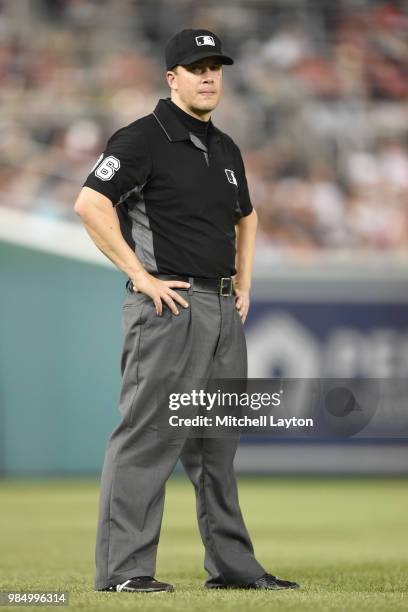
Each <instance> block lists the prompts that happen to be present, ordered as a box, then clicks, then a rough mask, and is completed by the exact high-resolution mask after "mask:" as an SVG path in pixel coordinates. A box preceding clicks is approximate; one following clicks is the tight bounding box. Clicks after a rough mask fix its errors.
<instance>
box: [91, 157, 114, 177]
mask: <svg viewBox="0 0 408 612" xmlns="http://www.w3.org/2000/svg"><path fill="white" fill-rule="evenodd" d="M99 160H100V158H99V159H98V161H97V162H96V164H95V166H94V168H95V167H96V170H95V176H97V177H98V178H100V179H101V180H102V181H110V179H111V178H112V177H113V176H114V175H115V172H117V171H118V170H119V168H120V161H119V160H118V158H117V157H114V156H113V155H108V157H106V158H105V159H104V160H103V161H102V162H101V163H99ZM98 164H99V165H98ZM92 170H93V169H92Z"/></svg>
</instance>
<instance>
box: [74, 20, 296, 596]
mask: <svg viewBox="0 0 408 612" xmlns="http://www.w3.org/2000/svg"><path fill="white" fill-rule="evenodd" d="M223 64H233V60H232V59H231V58H230V57H228V56H227V55H224V54H223V52H222V49H221V42H220V40H219V38H218V37H217V36H216V35H215V34H214V33H213V32H209V31H208V30H183V31H181V32H179V33H178V34H176V35H175V36H174V37H173V38H172V39H171V40H170V41H169V43H168V44H167V46H166V66H167V73H166V78H167V83H168V85H169V87H170V98H166V99H161V100H159V102H158V104H157V106H156V108H155V110H154V111H153V112H152V113H151V114H149V115H147V116H146V117H142V118H141V119H138V120H136V121H134V122H133V123H131V124H130V125H128V126H126V127H124V128H122V129H120V130H118V131H117V132H116V133H115V134H113V136H112V137H111V138H110V139H109V141H108V143H107V145H106V148H105V151H104V153H103V154H102V155H101V157H100V159H99V160H98V162H97V163H96V165H95V166H94V168H93V169H92V171H91V173H90V174H89V176H88V178H87V179H86V181H85V183H84V187H83V188H82V190H81V192H80V194H79V196H78V199H77V201H76V203H75V211H76V212H77V214H78V215H80V217H81V219H82V221H83V223H84V226H85V228H86V230H87V232H88V233H89V235H90V237H91V238H92V240H93V241H94V243H95V244H96V246H97V247H98V248H99V249H100V250H101V251H102V252H103V253H104V254H105V255H106V256H107V257H108V258H109V259H110V260H111V261H113V263H114V264H115V265H116V266H117V267H118V268H119V269H120V270H121V271H123V272H124V273H125V274H126V276H127V277H128V281H127V284H126V287H127V297H126V299H125V301H124V304H123V311H122V312H123V330H124V343H123V352H122V358H121V372H122V385H121V391H120V398H119V410H120V413H121V416H122V419H121V422H120V423H119V425H118V426H117V427H116V428H115V430H114V431H113V432H112V434H111V436H110V438H109V440H108V444H107V447H106V454H105V460H104V465H103V469H102V476H101V485H100V502H99V521H98V529H97V540H96V579H95V589H96V590H98V591H106V590H109V591H132V592H156V591H172V590H173V587H172V585H170V584H167V583H163V582H158V581H157V580H155V578H154V574H155V565H156V554H157V546H158V542H159V536H160V526H161V520H162V514H163V505H164V495H165V483H166V481H167V479H168V478H169V476H170V474H171V473H172V471H173V469H174V466H175V464H176V462H177V460H178V459H179V458H180V459H181V462H182V464H183V466H184V468H185V470H186V472H187V474H188V477H189V478H190V480H191V482H192V483H193V485H194V488H195V493H196V497H197V517H198V523H199V528H200V533H201V537H202V541H203V544H204V547H205V562H204V566H205V569H206V570H207V572H208V575H209V576H208V579H207V581H206V583H205V586H206V587H207V588H253V589H271V590H272V589H273V590H275V589H286V588H295V587H297V586H298V585H297V583H295V582H290V581H287V580H281V579H279V578H278V577H277V576H273V575H271V574H269V573H267V572H266V570H265V569H264V568H263V567H262V566H261V565H260V564H259V563H258V561H257V560H256V558H255V556H254V551H253V547H252V543H251V540H250V537H249V534H248V532H247V530H246V528H245V524H244V521H243V518H242V515H241V511H240V507H239V503H238V493H237V486H236V480H235V475H234V470H233V460H234V456H235V453H236V449H237V445H238V437H239V436H238V435H237V436H236V437H234V438H223V439H221V438H205V437H202V438H192V437H188V436H187V435H186V436H184V437H183V436H179V437H178V438H175V439H172V440H171V441H170V440H168V441H167V442H166V440H164V439H163V438H161V437H160V436H159V435H158V423H159V420H160V416H162V415H160V406H159V404H160V403H159V402H158V401H157V399H156V393H155V392H156V385H157V376H158V375H160V377H161V378H162V379H169V380H170V379H172V378H173V379H174V378H176V379H180V380H187V379H191V378H192V377H194V378H195V379H200V380H204V381H210V380H211V379H214V378H237V379H240V378H241V379H242V378H246V376H247V355H246V343H245V336H244V332H243V323H244V321H245V318H246V316H247V313H248V307H249V289H250V280H251V270H252V261H253V253H254V241H255V233H256V226H257V216H256V212H255V211H254V210H253V208H252V205H251V201H250V198H249V194H248V187H247V182H246V178H245V170H244V165H243V162H242V158H241V154H240V151H239V149H238V147H237V145H236V144H235V143H234V142H233V140H232V139H231V138H230V137H229V136H227V135H226V134H224V133H223V132H221V131H220V130H219V129H217V128H216V127H215V126H214V125H213V123H212V121H211V119H210V116H211V112H212V111H213V110H214V109H215V107H216V106H217V104H218V102H219V99H220V96H221V90H222V65H223ZM176 290H177V291H176Z"/></svg>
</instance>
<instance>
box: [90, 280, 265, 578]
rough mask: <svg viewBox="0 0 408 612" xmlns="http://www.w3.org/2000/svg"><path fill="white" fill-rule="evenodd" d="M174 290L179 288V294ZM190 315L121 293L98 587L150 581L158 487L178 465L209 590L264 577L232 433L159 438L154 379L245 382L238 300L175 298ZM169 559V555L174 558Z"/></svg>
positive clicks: (160, 499)
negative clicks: (159, 309) (192, 507)
mask: <svg viewBox="0 0 408 612" xmlns="http://www.w3.org/2000/svg"><path fill="white" fill-rule="evenodd" d="M177 291H179V290H177ZM180 294H181V295H182V296H183V297H184V298H185V299H186V300H187V301H188V302H189V308H188V309H184V308H183V307H181V306H180V307H179V310H180V314H179V315H178V316H176V315H173V314H172V313H171V311H170V310H169V309H168V308H167V306H164V307H163V315H162V316H161V317H158V316H157V315H156V311H155V307H154V304H153V302H152V301H151V299H150V298H149V297H147V296H145V295H144V294H141V293H128V296H127V297H126V299H125V301H124V303H123V319H122V320H123V331H124V343H123V352H122V358H121V371H122V386H121V391H120V402H119V410H120V413H121V416H122V420H121V422H120V423H119V425H118V426H117V427H116V428H115V430H114V431H113V432H112V434H111V435H110V437H109V440H108V443H107V447H106V453H105V460H104V465H103V469H102V476H101V483H100V498H99V520H98V527H97V537H96V555H95V560H96V578H95V589H96V590H102V589H105V588H107V587H109V586H112V585H114V584H117V583H119V582H122V581H124V580H127V579H129V578H132V577H134V576H154V574H155V567H156V554H157V546H158V543H159V537H160V527H161V521H162V515H163V506H164V495H165V483H166V481H167V479H168V478H169V476H170V474H171V473H172V471H173V469H174V467H175V465H176V463H177V460H178V459H179V458H180V460H181V462H182V464H183V466H184V468H185V470H186V472H187V475H188V477H189V478H190V480H191V482H192V483H193V486H194V489H195V493H196V500H197V518H198V525H199V529H200V534H201V538H202V541H203V544H204V547H205V560H204V567H205V569H206V570H207V572H208V574H209V577H208V580H207V583H210V582H219V581H223V582H227V583H228V582H234V583H239V584H244V583H246V582H250V581H252V580H255V579H257V578H259V577H260V576H262V575H263V574H264V573H265V569H264V568H263V567H262V566H261V565H260V564H259V563H258V562H257V561H256V559H255V557H254V551H253V547H252V543H251V540H250V537H249V535H248V532H247V530H246V527H245V524H244V521H243V518H242V514H241V510H240V507H239V502H238V493H237V485H236V480H235V475H234V469H233V460H234V456H235V453H236V449H237V445H238V438H239V435H238V434H237V436H235V437H233V438H193V437H188V435H184V436H183V435H179V434H178V437H176V438H171V439H170V438H169V439H168V440H166V439H163V436H160V435H158V421H159V417H160V415H159V414H158V411H159V410H163V406H162V405H160V402H158V401H157V400H156V398H157V396H156V391H157V388H156V387H157V378H158V377H160V378H161V379H166V378H169V379H172V378H173V379H174V378H175V377H180V378H183V377H185V378H187V379H188V378H189V377H193V378H196V379H202V380H207V381H208V380H211V379H213V378H246V375H247V355H246V342H245V336H244V332H243V328H242V323H241V320H240V317H239V314H238V312H237V311H236V308H235V299H234V297H233V296H231V297H221V296H218V295H217V294H215V293H201V292H200V293H199V292H196V291H194V292H192V291H190V292H187V291H185V290H182V291H180ZM175 554H176V552H175Z"/></svg>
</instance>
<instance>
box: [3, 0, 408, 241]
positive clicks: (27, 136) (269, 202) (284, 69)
mask: <svg viewBox="0 0 408 612" xmlns="http://www.w3.org/2000/svg"><path fill="white" fill-rule="evenodd" d="M404 7H405V8H404ZM406 10H407V5H406V3H403V2H393V3H384V2H374V1H367V0H339V1H337V2H325V1H324V0H313V1H312V0H309V1H307V0H304V1H302V0H296V1H295V0H279V1H278V0H269V1H261V0H246V1H244V0H242V1H239V0H235V1H234V0H225V1H224V2H223V3H220V2H218V1H202V0H199V1H196V0H150V1H149V0H136V1H135V0H121V2H117V1H116V2H115V1H113V0H18V1H13V0H3V1H1V0H0V91H1V107H2V113H1V119H0V197H1V202H2V203H3V204H4V205H6V206H11V207H17V208H20V209H26V210H35V211H37V212H38V213H40V214H44V215H50V216H54V217H58V218H62V219H68V220H71V221H78V218H77V216H76V215H75V213H74V211H73V202H74V200H75V198H76V196H77V193H78V191H79V189H80V187H81V185H82V182H83V181H84V179H85V177H86V175H87V173H88V172H89V169H90V168H91V167H92V166H93V164H94V162H95V161H96V159H97V158H98V157H99V155H100V153H101V151H102V150H103V148H104V143H105V142H106V139H107V138H108V137H109V136H110V134H111V133H112V132H113V131H114V130H116V129H117V128H119V127H121V126H123V125H126V124H128V123H130V122H131V121H133V120H134V119H136V118H137V117H140V116H142V115H144V114H147V113H149V112H151V110H152V109H153V108H154V106H155V105H156V102H157V99H158V97H165V96H167V86H166V83H165V77H164V74H165V69H164V63H163V47H164V44H165V42H166V41H167V40H168V39H169V38H170V37H171V36H172V35H173V34H174V33H175V32H176V31H178V30H180V29H182V28H183V27H205V28H208V29H210V30H214V31H215V32H216V33H217V34H218V35H219V36H220V37H221V39H222V40H223V45H224V49H225V51H226V52H228V53H230V54H231V55H232V56H233V57H234V58H236V63H235V65H234V66H233V67H225V69H224V75H225V76H224V98H223V100H222V102H221V104H220V107H219V108H218V109H217V110H216V112H215V113H214V116H213V120H214V123H215V124H216V125H217V126H218V127H220V128H221V129H223V130H224V131H226V132H228V133H230V134H231V135H232V136H233V138H234V139H235V140H236V142H237V143H238V144H239V145H240V147H241V149H242V150H243V154H244V158H245V162H246V167H247V177H248V182H249V185H250V190H251V194H252V200H253V203H254V205H255V207H256V209H257V211H258V213H259V217H260V229H261V237H262V239H263V241H264V242H265V243H267V244H268V245H269V246H270V248H272V249H276V250H278V251H279V250H281V249H294V250H300V252H302V253H305V251H319V250H320V251H323V250H327V249H330V250H336V251H340V252H345V251H347V252H353V253H354V252H356V251H359V252H360V251H364V252H368V253H370V252H373V251H377V252H378V251H385V250H387V251H393V252H401V251H405V250H406V249H407V248H408V37H407V33H408V16H407V13H406Z"/></svg>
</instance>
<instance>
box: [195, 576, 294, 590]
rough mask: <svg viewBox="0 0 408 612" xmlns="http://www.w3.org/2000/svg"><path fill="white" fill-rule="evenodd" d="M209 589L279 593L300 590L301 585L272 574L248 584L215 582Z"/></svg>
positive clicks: (207, 585)
mask: <svg viewBox="0 0 408 612" xmlns="http://www.w3.org/2000/svg"><path fill="white" fill-rule="evenodd" d="M205 587H206V588H207V589H261V590H267V591H278V590H281V589H298V588H299V585H298V583H297V582H291V581H290V580H281V579H280V578H278V577H277V576H272V574H264V575H263V576H261V577H260V578H258V579H257V580H254V582H250V583H248V584H231V583H221V582H213V583H209V584H206V585H205Z"/></svg>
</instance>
